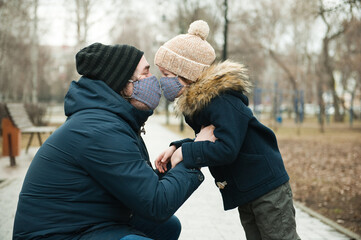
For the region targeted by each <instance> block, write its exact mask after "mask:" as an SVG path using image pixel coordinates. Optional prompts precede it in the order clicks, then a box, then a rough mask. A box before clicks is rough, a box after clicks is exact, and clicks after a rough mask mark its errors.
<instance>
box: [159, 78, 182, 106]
mask: <svg viewBox="0 0 361 240" xmlns="http://www.w3.org/2000/svg"><path fill="white" fill-rule="evenodd" d="M159 82H160V85H161V87H162V90H163V95H164V97H165V98H166V99H167V100H168V101H171V102H173V101H174V99H175V98H176V97H177V96H178V94H179V92H180V91H181V90H182V88H183V87H184V86H183V85H182V84H181V83H180V82H179V79H178V77H162V78H160V79H159Z"/></svg>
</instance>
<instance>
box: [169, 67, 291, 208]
mask: <svg viewBox="0 0 361 240" xmlns="http://www.w3.org/2000/svg"><path fill="white" fill-rule="evenodd" d="M248 88H249V83H248V77H247V72H246V70H245V68H244V67H243V66H242V65H240V64H237V63H233V62H230V61H226V62H223V63H220V64H218V65H214V66H212V67H211V68H209V69H208V70H207V71H206V72H205V73H204V74H203V75H202V76H201V77H200V78H199V80H197V82H196V83H194V84H192V85H190V87H189V88H188V89H187V91H186V92H185V93H184V94H183V96H182V97H181V98H180V99H179V101H178V108H179V110H180V111H181V112H182V113H183V114H184V115H185V118H186V122H187V123H188V124H189V125H190V126H191V127H192V128H193V130H194V131H195V133H198V132H199V131H200V129H201V127H202V126H207V125H210V124H213V125H214V126H215V130H214V135H215V136H216V137H217V138H218V139H217V140H216V142H214V143H213V142H210V141H204V142H193V141H190V140H182V141H178V142H174V143H173V144H174V145H176V146H177V147H179V146H180V145H181V146H182V153H183V161H184V164H185V165H186V166H187V167H190V168H194V167H204V166H209V169H210V171H211V173H212V175H213V177H214V178H215V182H216V184H217V186H218V187H219V188H220V191H221V194H222V197H223V203H224V208H225V210H228V209H232V208H235V207H237V206H241V205H243V204H245V203H248V202H250V201H252V200H255V199H257V198H258V197H260V196H262V195H264V194H266V193H268V192H270V191H271V190H273V189H275V188H277V187H278V186H280V185H282V184H283V183H285V182H287V181H288V180H289V177H288V174H287V172H286V170H285V167H284V164H283V160H282V157H281V154H280V151H279V149H278V145H277V140H276V136H275V134H274V133H273V132H272V130H270V129H269V128H267V127H265V126H264V125H262V124H261V123H260V122H259V121H258V120H257V119H256V118H255V116H254V115H253V114H252V111H251V110H250V108H249V107H248V98H247V97H246V96H245V95H244V94H243V92H245V91H247V90H248Z"/></svg>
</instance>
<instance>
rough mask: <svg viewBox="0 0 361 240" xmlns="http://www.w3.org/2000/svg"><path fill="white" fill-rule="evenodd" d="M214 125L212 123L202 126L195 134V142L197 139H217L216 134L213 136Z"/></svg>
mask: <svg viewBox="0 0 361 240" xmlns="http://www.w3.org/2000/svg"><path fill="white" fill-rule="evenodd" d="M214 129H215V127H214V126H213V125H208V126H207V127H202V129H201V131H200V132H199V133H198V134H197V137H196V139H194V141H195V142H198V141H211V142H215V141H216V140H217V138H216V136H214V133H213V131H214Z"/></svg>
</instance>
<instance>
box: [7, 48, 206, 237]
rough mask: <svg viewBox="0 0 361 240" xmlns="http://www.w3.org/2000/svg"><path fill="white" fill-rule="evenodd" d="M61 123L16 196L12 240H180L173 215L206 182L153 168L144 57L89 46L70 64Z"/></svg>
mask: <svg viewBox="0 0 361 240" xmlns="http://www.w3.org/2000/svg"><path fill="white" fill-rule="evenodd" d="M76 67H77V71H78V73H79V74H80V75H83V76H82V77H81V78H80V79H79V81H77V82H75V81H73V82H72V83H71V85H70V88H69V91H68V93H67V95H66V97H65V114H66V115H67V116H68V118H67V121H66V122H65V123H64V124H63V125H62V126H61V127H60V128H59V129H58V130H57V131H55V132H54V133H53V134H52V135H51V136H50V137H49V138H48V139H47V141H46V142H45V143H44V144H43V145H42V147H41V148H40V149H39V151H38V152H37V154H36V155H35V157H34V159H33V161H32V163H31V165H30V167H29V169H28V172H27V175H26V177H25V180H24V184H23V187H22V190H21V193H20V196H19V203H18V207H17V212H16V216H15V222H14V233H13V238H14V239H43V238H44V239H107V240H111V239H114V240H115V239H117V240H119V239H149V238H154V239H177V238H178V236H179V234H180V223H179V221H178V219H177V218H176V217H175V216H173V214H174V212H175V211H176V210H177V209H178V208H179V207H180V206H181V205H182V204H183V203H184V201H185V200H186V199H187V198H188V197H189V196H190V195H191V194H192V193H193V191H195V190H196V188H197V187H198V186H199V185H200V184H201V182H202V181H203V179H204V176H203V174H202V173H201V172H200V171H199V170H198V169H187V168H185V167H184V165H183V163H180V164H178V165H177V166H175V167H174V168H173V169H171V170H170V171H169V172H168V173H167V174H166V175H164V176H163V177H161V178H160V177H159V176H158V175H157V174H156V173H155V172H154V170H153V169H152V167H151V164H150V162H149V157H148V153H147V150H146V147H145V144H144V142H143V140H142V138H141V136H140V132H141V128H142V127H143V125H144V123H145V121H146V120H147V118H148V117H149V116H150V115H151V114H152V113H153V111H152V110H153V109H154V108H155V107H156V106H157V105H158V103H159V98H160V88H159V84H158V81H157V79H156V78H155V77H154V76H152V75H151V73H150V71H149V64H148V62H147V60H146V59H145V57H144V56H143V52H141V51H140V50H138V49H136V48H135V47H132V46H128V45H113V46H109V45H103V44H100V43H95V44H92V45H90V46H88V47H86V48H84V49H82V50H81V51H79V52H78V53H77V55H76Z"/></svg>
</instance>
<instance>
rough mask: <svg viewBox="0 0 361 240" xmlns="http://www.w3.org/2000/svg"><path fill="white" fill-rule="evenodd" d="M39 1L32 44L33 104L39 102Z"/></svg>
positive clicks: (35, 8) (35, 13)
mask: <svg viewBox="0 0 361 240" xmlns="http://www.w3.org/2000/svg"><path fill="white" fill-rule="evenodd" d="M37 12H38V0H35V1H34V19H33V21H34V22H33V36H32V44H31V69H32V85H33V89H32V95H31V102H32V103H33V104H36V103H37V102H38V57H39V53H38V13H37Z"/></svg>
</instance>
